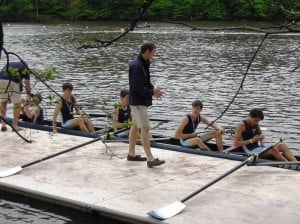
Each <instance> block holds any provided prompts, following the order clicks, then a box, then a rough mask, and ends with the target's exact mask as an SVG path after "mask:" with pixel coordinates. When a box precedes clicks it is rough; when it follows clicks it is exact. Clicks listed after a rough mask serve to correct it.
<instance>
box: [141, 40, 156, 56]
mask: <svg viewBox="0 0 300 224" xmlns="http://www.w3.org/2000/svg"><path fill="white" fill-rule="evenodd" d="M155 49H156V46H155V44H154V43H153V42H150V41H147V42H145V43H143V44H142V46H141V54H144V53H145V52H146V51H147V50H149V51H153V50H155Z"/></svg>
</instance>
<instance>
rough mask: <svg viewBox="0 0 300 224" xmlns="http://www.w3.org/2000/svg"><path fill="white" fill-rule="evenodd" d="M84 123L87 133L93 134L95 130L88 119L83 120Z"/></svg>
mask: <svg viewBox="0 0 300 224" xmlns="http://www.w3.org/2000/svg"><path fill="white" fill-rule="evenodd" d="M84 123H85V125H86V127H87V129H88V130H89V132H95V128H94V126H93V124H92V122H91V121H90V120H89V119H85V120H84Z"/></svg>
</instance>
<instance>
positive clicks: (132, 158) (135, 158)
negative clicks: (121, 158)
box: [127, 155, 147, 161]
mask: <svg viewBox="0 0 300 224" xmlns="http://www.w3.org/2000/svg"><path fill="white" fill-rule="evenodd" d="M127 160H128V161H146V160H147V158H146V157H142V156H141V155H135V156H131V155H128V156H127Z"/></svg>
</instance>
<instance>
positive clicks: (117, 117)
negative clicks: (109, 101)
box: [112, 90, 132, 137]
mask: <svg viewBox="0 0 300 224" xmlns="http://www.w3.org/2000/svg"><path fill="white" fill-rule="evenodd" d="M120 98H121V102H120V103H119V104H116V105H115V108H114V110H113V113H112V117H113V126H114V127H115V128H116V129H122V128H126V127H128V125H130V123H131V120H132V118H131V109H130V106H129V91H128V90H121V92H120ZM128 135H129V130H126V131H124V132H120V133H118V134H117V136H119V137H128Z"/></svg>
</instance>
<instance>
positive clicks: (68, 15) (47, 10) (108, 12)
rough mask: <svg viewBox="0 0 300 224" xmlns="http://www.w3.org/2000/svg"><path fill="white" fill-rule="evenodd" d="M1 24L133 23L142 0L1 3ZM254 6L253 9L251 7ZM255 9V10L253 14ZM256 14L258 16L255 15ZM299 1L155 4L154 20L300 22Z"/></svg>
mask: <svg viewBox="0 0 300 224" xmlns="http://www.w3.org/2000/svg"><path fill="white" fill-rule="evenodd" d="M1 2H2V4H1V5H0V15H1V19H2V20H16V21H20V20H22V19H34V18H36V15H37V14H42V15H50V16H55V17H57V18H60V19H68V20H108V19H110V20H112V19H113V20H130V19H132V17H133V16H134V15H136V14H137V12H138V11H139V7H140V5H141V4H142V2H143V0H2V1H1ZM249 2H250V3H251V6H250V4H249ZM253 8H255V10H253ZM254 11H255V12H254ZM296 11H300V1H299V0H288V1H287V0H155V1H154V2H153V4H152V6H151V7H150V9H149V10H148V11H147V14H146V16H145V18H146V19H151V20H157V21H159V20H161V19H166V20H241V19H247V20H256V19H259V16H258V15H257V12H258V13H259V15H260V16H264V17H266V18H269V19H281V18H289V19H295V20H297V19H300V15H299V13H294V12H296Z"/></svg>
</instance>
